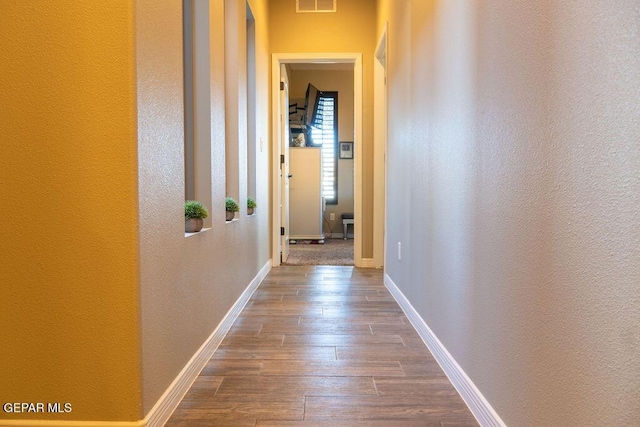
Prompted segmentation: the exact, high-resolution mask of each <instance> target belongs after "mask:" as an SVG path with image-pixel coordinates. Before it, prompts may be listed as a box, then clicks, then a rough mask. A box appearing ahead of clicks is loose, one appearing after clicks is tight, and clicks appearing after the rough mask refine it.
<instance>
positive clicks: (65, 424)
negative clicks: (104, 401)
mask: <svg viewBox="0 0 640 427" xmlns="http://www.w3.org/2000/svg"><path fill="white" fill-rule="evenodd" d="M145 425H146V423H145V421H144V420H140V421H61V420H0V426H2V427H8V426H29V427H145Z"/></svg>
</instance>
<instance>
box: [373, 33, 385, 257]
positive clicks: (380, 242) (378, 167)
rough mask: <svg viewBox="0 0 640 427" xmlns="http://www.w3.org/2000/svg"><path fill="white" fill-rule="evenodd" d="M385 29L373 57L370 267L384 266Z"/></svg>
mask: <svg viewBox="0 0 640 427" xmlns="http://www.w3.org/2000/svg"><path fill="white" fill-rule="evenodd" d="M387 28H388V24H386V23H385V26H384V29H383V31H382V35H381V36H380V39H379V41H378V45H377V46H378V47H377V48H376V53H375V58H374V60H373V264H374V265H373V266H374V267H375V268H382V267H383V266H384V265H385V262H384V261H385V260H384V245H385V239H386V227H385V217H386V211H385V206H386V198H387V194H386V187H387V185H386V175H387V162H386V158H387V46H388V44H387Z"/></svg>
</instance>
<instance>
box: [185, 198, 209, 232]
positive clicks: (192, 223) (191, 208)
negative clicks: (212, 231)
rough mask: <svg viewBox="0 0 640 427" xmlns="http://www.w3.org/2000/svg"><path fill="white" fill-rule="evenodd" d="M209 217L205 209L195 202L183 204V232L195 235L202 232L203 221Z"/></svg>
mask: <svg viewBox="0 0 640 427" xmlns="http://www.w3.org/2000/svg"><path fill="white" fill-rule="evenodd" d="M207 216H209V212H207V208H205V207H204V205H203V204H202V203H200V202H198V201H196V200H187V201H186V202H184V231H185V233H196V232H198V231H200V230H202V226H203V224H204V221H203V219H204V218H206V217H207Z"/></svg>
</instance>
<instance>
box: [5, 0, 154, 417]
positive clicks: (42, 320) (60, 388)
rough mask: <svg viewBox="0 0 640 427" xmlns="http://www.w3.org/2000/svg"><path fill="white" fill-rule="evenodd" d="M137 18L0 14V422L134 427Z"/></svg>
mask: <svg viewBox="0 0 640 427" xmlns="http://www.w3.org/2000/svg"><path fill="white" fill-rule="evenodd" d="M133 13H134V12H133V5H132V4H131V2H129V1H114V2H95V3H93V2H92V3H88V2H77V1H67V0H61V1H56V2H2V3H1V5H0V58H2V65H1V66H0V111H2V118H1V119H0V145H1V146H2V155H0V200H1V202H0V216H1V217H2V221H0V259H1V261H0V289H1V296H0V343H1V344H0V346H1V347H2V348H1V349H0V401H1V402H2V405H4V403H5V402H62V403H70V404H71V408H70V409H71V411H72V412H70V413H64V414H55V413H36V414H34V413H31V414H12V413H7V412H6V411H4V410H1V411H0V419H25V418H31V419H33V418H34V417H35V418H40V419H61V418H63V419H65V420H121V421H126V420H137V419H140V418H141V413H140V405H139V402H140V398H141V395H140V372H139V362H140V338H139V337H140V329H139V325H138V318H139V315H140V310H139V305H138V302H139V300H138V287H137V284H138V274H139V268H138V262H137V255H138V222H137V220H138V218H137V198H138V194H137V188H136V174H135V171H136V122H135V63H134V57H133V55H132V52H133V27H132V25H131V22H132V19H133V18H132V17H133ZM0 424H3V423H2V422H0Z"/></svg>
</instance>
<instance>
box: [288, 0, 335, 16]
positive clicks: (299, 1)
mask: <svg viewBox="0 0 640 427" xmlns="http://www.w3.org/2000/svg"><path fill="white" fill-rule="evenodd" d="M336 10H338V0H296V13H318V12H335V11H336Z"/></svg>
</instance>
